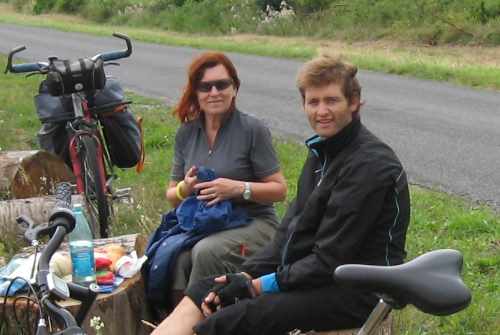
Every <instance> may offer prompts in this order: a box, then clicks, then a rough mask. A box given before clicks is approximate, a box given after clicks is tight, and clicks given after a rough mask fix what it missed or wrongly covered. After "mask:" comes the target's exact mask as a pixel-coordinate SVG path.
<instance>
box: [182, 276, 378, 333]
mask: <svg viewBox="0 0 500 335" xmlns="http://www.w3.org/2000/svg"><path fill="white" fill-rule="evenodd" d="M212 286H213V278H207V279H205V280H202V281H200V282H198V283H197V284H194V285H192V286H191V287H190V288H189V289H188V290H187V291H186V292H185V293H186V295H187V296H188V297H189V298H191V300H193V301H194V302H195V304H196V305H197V306H201V303H202V301H203V299H204V298H205V297H206V295H207V294H208V292H209V291H210V289H211V288H212ZM377 301H378V298H377V297H376V296H374V295H372V294H367V293H363V292H359V291H353V290H350V289H344V288H338V287H335V286H334V285H332V286H325V287H320V288H312V289H304V290H295V291H287V292H280V293H273V294H264V295H261V296H259V297H257V298H255V299H245V300H240V301H239V302H238V303H237V304H234V305H231V306H227V307H225V308H223V309H221V310H219V311H217V312H216V313H214V314H212V315H211V316H210V317H208V318H206V319H205V320H203V321H201V322H199V323H198V324H197V325H196V326H195V327H194V328H193V330H194V332H195V333H196V334H197V335H226V334H227V335H229V334H231V335H240V334H241V335H244V334H248V335H250V334H252V335H280V334H285V333H286V332H287V331H290V330H293V329H297V328H298V329H300V330H302V331H304V332H305V331H309V330H316V331H325V330H332V329H347V328H356V327H360V326H361V325H362V324H363V322H364V321H365V320H366V318H367V317H368V315H369V314H370V312H371V310H372V309H373V308H374V307H375V305H376V303H377Z"/></svg>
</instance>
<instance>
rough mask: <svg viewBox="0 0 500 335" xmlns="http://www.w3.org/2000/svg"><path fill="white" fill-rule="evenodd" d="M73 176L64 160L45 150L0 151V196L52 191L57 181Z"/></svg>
mask: <svg viewBox="0 0 500 335" xmlns="http://www.w3.org/2000/svg"><path fill="white" fill-rule="evenodd" d="M74 178H75V177H74V176H73V173H72V171H71V170H70V168H69V167H68V166H67V165H66V163H64V161H63V160H62V159H61V158H59V157H58V156H56V155H54V154H51V153H49V152H47V151H43V150H32V151H2V152H0V198H3V199H24V198H30V197H37V196H42V195H47V194H53V193H54V192H53V191H54V189H55V185H56V184H57V183H58V182H61V181H70V182H74Z"/></svg>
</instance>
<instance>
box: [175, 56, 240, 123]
mask: <svg viewBox="0 0 500 335" xmlns="http://www.w3.org/2000/svg"><path fill="white" fill-rule="evenodd" d="M219 64H221V65H223V66H224V67H225V68H226V70H227V72H228V74H229V76H230V77H231V79H232V80H233V85H234V87H235V89H236V90H238V89H239V88H240V79H239V78H238V73H237V72H236V68H235V67H234V65H233V63H232V62H231V61H230V60H229V58H227V56H226V55H224V54H223V53H221V52H205V53H202V54H201V55H199V56H197V57H196V58H195V59H194V60H193V61H192V62H191V65H189V69H188V82H187V84H186V86H185V87H184V92H183V93H182V96H181V99H180V100H179V103H178V104H177V106H176V107H175V109H174V111H173V114H174V115H175V116H177V117H178V118H179V120H180V121H181V122H182V123H184V122H188V121H191V120H194V119H196V118H198V117H199V116H200V114H201V112H202V111H201V110H200V105H199V104H198V97H197V96H196V86H197V85H198V84H199V82H200V81H201V78H203V75H204V74H205V70H206V69H209V68H212V67H215V66H217V65H219ZM232 107H234V99H233V102H232Z"/></svg>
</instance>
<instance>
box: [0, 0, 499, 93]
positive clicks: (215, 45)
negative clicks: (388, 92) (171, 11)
mask: <svg viewBox="0 0 500 335" xmlns="http://www.w3.org/2000/svg"><path fill="white" fill-rule="evenodd" d="M0 8H2V9H4V10H3V11H2V12H1V13H0V22H3V23H14V24H23V25H30V26H37V27H47V28H54V29H58V30H62V31H77V32H83V33H89V34H94V35H105V36H109V35H111V34H112V33H113V32H115V31H120V32H122V33H125V34H128V35H129V36H130V37H131V38H132V39H134V40H140V41H144V42H150V43H157V44H167V45H177V46H186V47H193V48H203V49H213V50H220V51H230V52H239V53H247V54H255V55H263V56H271V57H283V58H296V59H307V58H311V57H313V56H315V55H316V54H317V53H318V52H320V50H323V49H327V50H328V51H330V52H336V53H340V54H342V55H343V56H344V57H345V58H346V59H348V60H350V61H351V62H353V63H355V64H357V65H358V66H359V67H360V68H363V69H368V70H373V71H382V72H387V73H394V74H399V75H407V76H413V77H418V78H423V79H431V80H437V81H449V82H453V83H457V84H460V85H465V86H470V87H477V88H491V89H496V90H499V89H500V68H499V67H498V66H496V65H495V64H492V63H491V62H486V63H484V64H483V63H481V57H480V56H473V58H474V59H476V60H477V62H476V63H474V62H470V61H469V60H466V59H462V58H461V57H460V56H456V55H455V56H453V57H452V55H448V56H449V57H446V55H444V56H436V55H433V54H432V53H430V54H422V52H423V53H426V52H428V51H427V50H425V49H426V48H421V49H419V50H421V51H422V50H423V51H422V52H415V51H414V50H412V49H411V48H408V50H396V49H391V50H389V51H388V50H385V49H379V48H377V46H375V47H366V46H363V45H359V46H355V45H351V44H342V45H340V46H339V45H337V44H334V45H330V46H328V45H329V44H330V41H329V40H318V39H314V38H307V39H305V38H273V37H264V36H238V35H235V36H207V35H197V34H180V33H172V32H165V31H160V30H154V29H142V28H133V27H129V26H116V25H115V26H113V25H107V24H102V23H100V24H97V23H93V22H90V21H87V20H84V19H82V18H74V17H67V16H43V17H40V16H30V15H22V14H18V13H15V12H13V11H12V10H9V7H7V6H5V5H0ZM325 45H326V46H327V47H326V48H325ZM476 52H477V53H480V52H481V51H480V50H479V49H478V50H477V51H476ZM469 53H471V54H474V49H473V48H471V51H470V52H469Z"/></svg>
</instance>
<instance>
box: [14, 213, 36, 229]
mask: <svg viewBox="0 0 500 335" xmlns="http://www.w3.org/2000/svg"><path fill="white" fill-rule="evenodd" d="M16 223H17V224H18V225H19V228H20V229H21V230H22V231H23V232H25V231H27V230H28V229H33V227H34V226H35V223H34V222H33V220H31V218H29V217H27V216H26V215H19V216H18V217H17V218H16Z"/></svg>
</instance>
